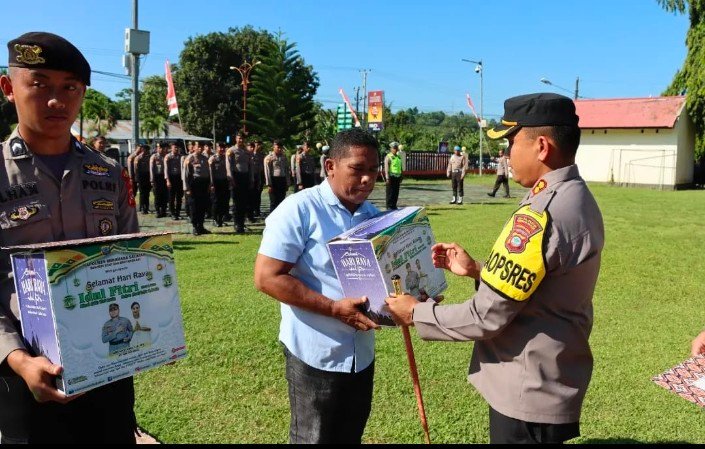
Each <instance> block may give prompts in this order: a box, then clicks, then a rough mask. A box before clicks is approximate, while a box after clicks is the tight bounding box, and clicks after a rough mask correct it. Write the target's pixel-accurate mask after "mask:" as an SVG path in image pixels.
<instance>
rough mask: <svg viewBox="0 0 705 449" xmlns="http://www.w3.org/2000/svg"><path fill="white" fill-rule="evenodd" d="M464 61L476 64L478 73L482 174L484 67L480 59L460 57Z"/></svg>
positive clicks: (479, 172)
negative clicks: (473, 59)
mask: <svg viewBox="0 0 705 449" xmlns="http://www.w3.org/2000/svg"><path fill="white" fill-rule="evenodd" d="M462 61H464V62H469V63H471V64H477V65H476V66H475V73H479V74H480V123H479V125H480V164H479V171H478V174H479V175H480V176H482V140H483V136H482V121H483V112H482V105H483V102H484V87H483V76H482V75H483V73H484V72H485V67H484V66H483V65H482V59H480V60H479V61H472V60H470V59H462Z"/></svg>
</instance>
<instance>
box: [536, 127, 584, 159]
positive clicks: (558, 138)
mask: <svg viewBox="0 0 705 449" xmlns="http://www.w3.org/2000/svg"><path fill="white" fill-rule="evenodd" d="M522 129H524V130H526V131H525V132H526V135H527V137H529V138H531V139H536V138H537V137H538V136H548V137H550V138H551V139H553V141H554V142H555V144H556V146H557V147H558V149H559V150H560V151H561V152H562V153H563V154H564V155H565V156H570V157H574V156H575V153H576V152H577V151H578V146H580V127H578V126H570V125H559V126H525V127H523V128H522Z"/></svg>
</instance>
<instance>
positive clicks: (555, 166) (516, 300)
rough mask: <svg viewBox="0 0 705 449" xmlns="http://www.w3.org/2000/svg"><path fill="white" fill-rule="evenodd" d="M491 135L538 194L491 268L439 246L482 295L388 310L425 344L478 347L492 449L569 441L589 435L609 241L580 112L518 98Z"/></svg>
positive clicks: (503, 240)
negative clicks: (597, 302) (596, 323)
mask: <svg viewBox="0 0 705 449" xmlns="http://www.w3.org/2000/svg"><path fill="white" fill-rule="evenodd" d="M487 136H488V137H489V138H490V139H501V138H506V139H508V140H509V148H510V150H511V159H512V173H513V175H514V180H515V181H516V182H518V183H519V184H521V185H522V186H524V187H528V188H530V189H531V190H530V191H529V192H528V193H527V194H526V196H525V197H524V199H523V200H522V201H521V203H520V205H519V209H517V210H516V212H514V214H513V216H512V217H511V218H510V219H509V220H508V221H507V222H506V224H505V226H504V229H503V230H502V232H501V233H500V234H499V237H498V238H497V241H496V243H495V244H494V247H493V248H492V250H491V252H490V255H489V257H488V258H487V261H486V262H485V263H484V265H483V264H482V263H480V262H479V261H476V260H474V259H473V258H472V257H470V255H469V254H468V253H467V252H465V250H463V248H461V247H460V246H459V245H458V244H456V243H438V244H436V245H434V246H433V248H432V252H433V254H432V258H433V262H434V265H435V266H436V267H437V268H445V269H446V270H449V271H451V272H453V273H454V274H456V275H459V276H468V277H471V278H474V279H475V280H476V281H477V282H476V285H477V286H478V287H477V292H476V293H475V294H474V296H473V298H472V299H470V300H468V301H466V302H464V303H462V304H450V305H440V304H436V303H434V302H432V301H430V302H419V301H417V299H416V298H414V297H412V296H409V295H401V296H399V297H392V298H387V303H388V305H389V309H390V311H391V313H392V315H393V316H394V320H395V321H396V322H397V323H399V324H403V325H415V326H416V330H417V332H418V333H419V335H420V336H421V338H423V339H425V340H445V341H462V340H474V341H475V343H474V345H473V355H472V360H471V361H470V369H469V376H468V379H469V381H470V382H471V383H472V384H473V385H474V386H475V388H476V389H477V390H478V391H479V392H480V394H481V395H482V396H483V397H484V398H485V400H486V401H487V402H488V403H489V422H490V443H562V442H564V441H566V440H569V439H571V438H575V437H577V436H579V435H580V428H579V421H580V412H581V408H582V403H583V399H584V397H585V393H586V392H587V388H588V384H589V383H590V377H591V375H592V366H593V358H592V352H591V350H590V344H589V342H588V339H589V337H590V331H591V330H592V323H593V308H592V296H593V292H594V290H595V284H596V282H597V276H598V273H599V271H600V256H601V253H602V248H603V246H604V239H605V233H604V226H603V222H602V214H601V213H600V209H599V207H598V205H597V203H596V202H595V199H594V198H593V196H592V194H591V193H590V190H588V187H587V185H586V184H585V181H584V180H583V179H582V178H581V177H580V173H579V172H578V166H577V165H575V153H576V151H577V149H578V145H579V144H580V128H579V127H578V116H577V115H576V114H575V104H574V103H573V100H571V99H570V98H568V97H564V96H563V95H557V94H551V93H540V94H529V95H521V96H519V97H513V98H510V99H508V100H506V101H505V102H504V115H503V117H502V121H501V124H500V125H499V126H497V127H496V128H495V129H493V130H490V131H488V132H487Z"/></svg>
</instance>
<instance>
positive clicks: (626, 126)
mask: <svg viewBox="0 0 705 449" xmlns="http://www.w3.org/2000/svg"><path fill="white" fill-rule="evenodd" d="M575 106H576V113H577V114H578V116H579V117H580V121H579V126H580V128H581V130H582V135H581V139H580V148H579V149H578V154H577V157H576V163H577V164H578V167H579V169H580V174H581V176H582V177H583V178H584V179H585V180H586V181H597V182H608V183H612V182H613V183H615V184H620V185H629V186H633V185H644V186H654V187H659V188H665V189H676V188H679V187H687V186H689V185H690V184H692V182H693V169H694V158H695V130H694V125H693V122H692V120H691V119H690V117H689V116H688V113H687V112H686V109H685V97H684V96H675V97H656V98H622V99H606V100H577V101H576V102H575Z"/></svg>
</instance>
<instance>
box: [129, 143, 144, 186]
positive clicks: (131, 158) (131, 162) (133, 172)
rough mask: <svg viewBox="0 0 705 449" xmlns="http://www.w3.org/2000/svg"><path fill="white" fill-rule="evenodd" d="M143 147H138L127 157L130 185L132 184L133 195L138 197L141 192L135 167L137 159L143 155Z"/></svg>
mask: <svg viewBox="0 0 705 449" xmlns="http://www.w3.org/2000/svg"><path fill="white" fill-rule="evenodd" d="M142 151H143V149H142V146H141V145H137V147H136V148H135V149H134V150H133V151H132V153H130V154H129V155H128V156H127V161H126V163H127V173H128V174H129V176H130V183H131V184H132V193H133V194H134V195H137V192H138V191H139V184H138V183H137V168H136V167H135V158H136V157H137V156H139V155H140V154H142Z"/></svg>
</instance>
